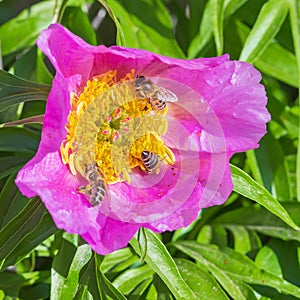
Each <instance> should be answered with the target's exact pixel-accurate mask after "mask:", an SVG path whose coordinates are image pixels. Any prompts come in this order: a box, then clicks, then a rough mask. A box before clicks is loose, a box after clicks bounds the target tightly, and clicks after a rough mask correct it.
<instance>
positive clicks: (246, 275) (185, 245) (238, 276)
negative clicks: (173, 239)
mask: <svg viewBox="0 0 300 300" xmlns="http://www.w3.org/2000/svg"><path fill="white" fill-rule="evenodd" d="M172 246H174V247H176V248H177V249H179V250H181V251H183V252H184V253H186V254H187V255H189V256H191V257H192V258H193V259H196V260H197V261H198V262H199V263H200V264H201V265H203V266H205V267H207V269H209V270H210V271H211V272H212V273H213V274H215V273H214V271H216V270H217V271H218V272H219V271H221V272H222V273H224V274H226V275H227V276H228V279H230V278H231V279H233V280H237V281H243V282H246V283H249V284H258V285H261V286H270V287H273V288H275V289H277V290H278V291H279V292H282V293H285V294H290V295H293V296H295V297H300V290H299V288H298V287H297V286H295V285H293V284H291V283H289V282H287V281H286V280H283V279H282V278H280V277H279V276H276V275H274V274H272V273H269V272H267V271H265V270H262V269H260V268H259V267H258V266H256V264H255V263H254V262H253V261H252V260H250V259H249V258H248V257H247V256H244V255H242V254H241V253H239V252H236V251H234V250H232V249H230V248H222V249H221V248H217V247H216V246H214V245H200V244H197V243H196V242H193V241H181V242H177V243H176V244H172ZM238 299H240V298H238Z"/></svg>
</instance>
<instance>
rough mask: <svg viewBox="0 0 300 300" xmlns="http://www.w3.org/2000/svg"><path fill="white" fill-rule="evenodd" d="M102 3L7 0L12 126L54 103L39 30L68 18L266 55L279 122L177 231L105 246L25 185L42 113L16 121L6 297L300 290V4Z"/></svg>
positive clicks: (243, 295)
mask: <svg viewBox="0 0 300 300" xmlns="http://www.w3.org/2000/svg"><path fill="white" fill-rule="evenodd" d="M100 2H101V4H100V3H99V2H97V1H91V0H69V1H68V0H57V1H54V0H51V1H31V2H30V1H11V0H2V1H0V22H1V27H0V38H1V54H2V60H1V63H2V67H3V69H4V70H5V71H7V72H9V73H7V72H5V71H1V72H0V124H2V125H3V124H4V123H7V122H13V121H16V120H20V119H24V118H31V119H29V120H34V119H32V117H34V116H40V115H42V114H43V113H44V109H45V100H46V99H47V95H48V93H49V89H50V85H51V81H52V78H53V69H52V68H51V65H50V64H49V63H48V61H47V60H46V59H45V57H44V55H43V54H42V53H41V52H40V51H39V50H38V49H37V47H36V46H35V40H36V38H37V36H38V35H39V33H40V31H41V30H42V29H44V28H46V27H47V26H48V25H49V24H50V23H51V22H56V21H58V22H61V23H62V24H63V25H64V26H66V27H68V28H69V29H70V30H71V31H73V32H74V33H75V34H77V35H79V36H81V37H82V38H83V39H84V40H85V41H87V42H89V43H90V44H93V45H98V44H105V45H107V46H109V45H113V44H118V45H123V46H127V47H136V48H142V49H147V50H150V51H154V52H157V53H160V54H163V55H168V56H172V57H180V58H195V57H203V56H206V57H211V56H216V55H221V54H223V53H229V54H230V56H231V59H241V60H244V61H248V62H250V63H253V64H254V66H255V67H256V68H258V69H259V70H260V71H261V72H262V74H263V81H262V82H263V84H264V85H265V87H266V90H267V94H268V98H269V103H268V109H269V111H270V113H271V115H272V120H271V121H270V123H269V124H268V133H267V135H266V136H265V137H264V138H263V139H262V141H261V143H260V144H261V147H260V148H259V149H257V150H255V151H249V152H247V153H242V154H239V155H235V156H234V157H233V159H232V161H231V162H232V172H233V180H234V184H235V188H234V192H233V193H232V195H231V196H230V198H229V200H228V201H227V202H226V203H225V204H224V205H222V206H216V207H211V208H207V209H204V210H203V211H202V212H201V215H200V216H199V218H198V220H197V221H195V222H194V223H193V224H191V226H189V227H188V228H185V229H181V230H178V231H176V232H172V233H170V232H166V233H163V234H161V235H155V234H153V233H152V232H150V231H148V230H145V231H141V232H140V234H139V235H137V236H136V237H135V238H134V239H133V240H132V241H131V242H130V245H129V246H128V247H127V248H124V249H122V250H119V251H116V252H114V253H112V254H110V255H107V256H105V257H102V256H99V255H97V254H95V253H93V252H92V251H91V249H90V247H89V246H88V245H87V244H85V243H84V241H83V240H82V239H81V238H80V237H78V236H75V235H70V234H67V233H65V232H62V231H59V230H58V229H57V228H56V227H55V226H54V224H53V221H52V219H51V217H50V215H49V214H48V212H47V211H46V209H45V208H44V206H43V204H42V202H41V201H40V200H39V199H37V198H33V199H30V200H28V199H26V198H25V197H23V196H22V195H21V194H20V192H19V191H18V189H17V187H16V185H15V183H14V179H15V176H16V173H17V171H18V170H19V169H20V168H21V167H22V166H23V165H24V164H25V163H26V162H27V161H28V160H29V159H30V158H31V157H32V156H34V154H35V152H36V150H37V147H38V144H39V138H40V132H41V125H40V124H26V125H22V126H18V125H15V126H10V127H3V126H2V127H1V128H0V188H1V192H0V268H1V272H0V299H174V298H175V299H204V300H205V299H215V300H219V299H222V300H223V299H237V300H242V299H247V300H252V299H253V300H254V299H261V300H267V299H278V300H279V299H280V300H282V299H283V300H286V299H289V300H290V299H300V268H299V264H300V244H299V242H300V231H299V227H298V226H300V202H299V200H300V175H299V174H300V151H298V149H299V98H298V94H299V93H298V91H299V85H300V84H299V82H300V79H299V77H300V76H299V74H300V36H299V9H300V8H299V5H298V4H299V2H298V3H297V1H296V0H295V1H294V0H269V1H265V0H255V1H253V0H248V1H247V0H209V1H208V0H206V1H205V0H203V1H202V0H136V1H134V0H107V1H104V0H101V1H100ZM34 3H35V4H34ZM107 11H108V12H109V13H107ZM12 74H14V75H12ZM16 76H18V77H16ZM33 100H34V101H33ZM297 156H298V160H297ZM297 196H298V197H297ZM297 225H298V226H297ZM143 257H144V259H142V258H143Z"/></svg>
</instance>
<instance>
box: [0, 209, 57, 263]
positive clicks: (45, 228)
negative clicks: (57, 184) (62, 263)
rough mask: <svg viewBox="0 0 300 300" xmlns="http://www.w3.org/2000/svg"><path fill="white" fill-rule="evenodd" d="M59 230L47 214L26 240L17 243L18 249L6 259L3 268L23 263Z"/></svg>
mask: <svg viewBox="0 0 300 300" xmlns="http://www.w3.org/2000/svg"><path fill="white" fill-rule="evenodd" d="M57 231H58V229H57V228H56V227H55V224H54V222H53V220H52V218H51V216H50V214H48V213H46V214H45V215H44V216H43V218H42V220H41V223H40V224H39V225H38V226H37V227H36V228H35V229H34V230H32V231H31V232H30V233H29V234H28V235H27V236H26V237H25V238H23V239H22V240H21V241H20V242H18V243H17V245H16V247H15V248H14V250H13V251H12V252H10V254H9V255H8V256H7V257H6V259H5V261H4V262H3V266H2V268H3V269H4V268H6V267H8V266H11V265H15V264H16V263H18V262H19V261H21V260H22V259H23V258H24V257H25V256H27V255H28V254H29V253H30V252H31V251H33V250H34V249H35V248H36V247H37V246H38V245H40V244H41V243H42V242H43V241H45V240H46V239H47V238H49V237H50V236H51V235H53V234H55V233H56V232H57Z"/></svg>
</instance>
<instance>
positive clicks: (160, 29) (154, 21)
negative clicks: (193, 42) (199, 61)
mask: <svg viewBox="0 0 300 300" xmlns="http://www.w3.org/2000/svg"><path fill="white" fill-rule="evenodd" d="M100 2H101V3H102V2H103V1H100ZM106 2H107V4H108V5H109V7H110V9H111V10H112V12H113V14H114V15H115V16H116V17H117V18H118V20H119V22H120V25H121V26H122V29H123V32H124V37H125V41H126V46H127V47H133V48H141V49H147V50H149V51H153V52H156V53H159V54H162V55H166V56H171V57H180V58H183V57H184V54H183V51H182V50H181V48H180V47H179V46H178V44H177V42H176V40H175V38H174V36H173V24H172V20H171V17H170V15H169V12H168V11H167V9H166V7H165V6H164V5H163V3H162V2H161V1H160V0H141V1H135V2H133V1H131V0H119V1H117V0H107V1H106ZM145 12H147V13H145Z"/></svg>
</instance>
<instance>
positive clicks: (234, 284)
mask: <svg viewBox="0 0 300 300" xmlns="http://www.w3.org/2000/svg"><path fill="white" fill-rule="evenodd" d="M225 263H227V262H225ZM208 269H209V270H210V272H211V273H212V274H213V276H214V277H215V278H216V279H217V281H218V282H219V283H220V285H221V286H222V287H223V288H224V289H225V290H226V292H227V293H228V294H229V295H230V296H231V297H232V298H233V299H239V300H250V299H256V298H255V296H254V294H253V291H252V293H251V290H249V289H250V288H249V286H247V285H245V284H244V283H243V282H242V281H240V280H236V279H234V278H232V276H230V275H229V274H227V273H226V272H225V271H224V270H221V269H220V268H218V267H217V266H215V265H214V264H210V265H209V266H208Z"/></svg>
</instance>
